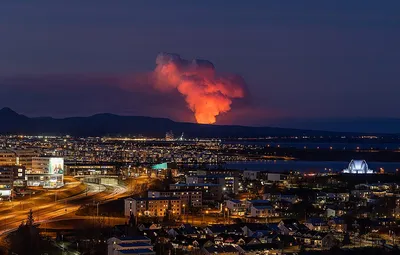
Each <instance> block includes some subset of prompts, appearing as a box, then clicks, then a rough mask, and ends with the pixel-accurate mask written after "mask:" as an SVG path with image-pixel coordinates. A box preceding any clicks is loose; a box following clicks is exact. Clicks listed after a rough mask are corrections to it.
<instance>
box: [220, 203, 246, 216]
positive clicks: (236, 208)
mask: <svg viewBox="0 0 400 255" xmlns="http://www.w3.org/2000/svg"><path fill="white" fill-rule="evenodd" d="M225 204H226V208H228V209H229V212H230V214H231V215H240V216H243V215H245V214H246V209H247V206H246V201H241V200H238V199H231V200H226V201H225Z"/></svg>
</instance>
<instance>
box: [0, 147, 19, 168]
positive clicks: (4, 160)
mask: <svg viewBox="0 0 400 255" xmlns="http://www.w3.org/2000/svg"><path fill="white" fill-rule="evenodd" d="M16 164H17V154H15V152H13V151H10V150H0V166H10V165H16Z"/></svg>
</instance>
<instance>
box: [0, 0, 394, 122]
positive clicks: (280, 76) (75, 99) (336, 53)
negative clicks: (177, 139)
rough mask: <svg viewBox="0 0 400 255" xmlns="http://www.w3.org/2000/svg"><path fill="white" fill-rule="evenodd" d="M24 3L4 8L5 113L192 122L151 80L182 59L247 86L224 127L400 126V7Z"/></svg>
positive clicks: (0, 79)
mask: <svg viewBox="0 0 400 255" xmlns="http://www.w3.org/2000/svg"><path fill="white" fill-rule="evenodd" d="M18 2H24V3H17V1H8V2H7V3H6V2H4V3H2V4H1V7H0V34H1V38H0V107H3V106H8V107H11V108H12V109H14V110H16V111H17V112H20V113H23V114H26V115H28V116H53V117H65V116H86V115H91V114H95V113H99V112H111V113H117V114H124V115H147V116H156V117H169V118H172V119H174V120H179V121H192V122H193V121H194V117H193V114H192V112H191V111H190V110H189V109H188V108H187V107H186V104H185V100H184V99H183V98H182V96H181V95H179V93H178V92H176V91H175V92H169V93H164V92H160V91H158V90H156V89H154V88H153V87H152V86H151V85H150V84H149V83H150V82H149V81H148V78H147V75H148V74H149V73H151V72H152V71H153V70H154V68H155V59H156V56H157V54H158V53H159V52H171V53H177V54H180V55H181V56H182V57H183V58H186V59H193V58H201V59H207V60H210V61H211V62H212V63H213V64H214V65H215V67H216V70H217V72H221V73H234V74H239V75H241V76H242V77H243V78H244V80H245V81H246V84H247V90H248V91H247V95H246V97H245V98H243V99H235V100H234V101H233V104H232V110H231V111H230V112H228V113H226V114H223V115H221V116H219V117H217V123H219V124H248V125H269V124H273V123H277V122H276V121H277V119H286V120H287V119H336V118H376V117H379V118H400V100H398V97H399V95H400V75H399V71H400V61H399V60H400V15H399V14H400V1H372V0H371V1H370V0H363V1H348V0H347V1H266V0H259V1H256V0H254V1H243V0H229V1H228V0H226V1H218V0H209V1H183V0H182V1H168V0H160V1H151V0H145V1H139V0H138V1H132V0H127V1H122V0H120V1H102V0H96V1H34V2H30V3H28V1H18ZM284 2H285V3H284ZM287 123H289V124H287V125H289V126H290V121H289V122H287Z"/></svg>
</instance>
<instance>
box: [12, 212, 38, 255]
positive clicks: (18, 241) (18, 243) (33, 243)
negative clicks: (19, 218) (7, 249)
mask: <svg viewBox="0 0 400 255" xmlns="http://www.w3.org/2000/svg"><path fill="white" fill-rule="evenodd" d="M34 222H35V220H34V218H33V212H32V210H30V211H29V212H28V216H27V219H26V222H25V223H22V224H21V225H20V226H19V227H18V229H17V231H15V233H13V234H12V235H11V236H10V243H11V251H12V252H14V253H17V254H36V253H37V252H39V246H40V243H41V241H42V240H41V236H40V234H39V230H38V228H37V227H36V226H35V225H34Z"/></svg>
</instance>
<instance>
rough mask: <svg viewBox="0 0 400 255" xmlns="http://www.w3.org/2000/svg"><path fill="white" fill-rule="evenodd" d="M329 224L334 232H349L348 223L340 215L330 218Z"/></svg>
mask: <svg viewBox="0 0 400 255" xmlns="http://www.w3.org/2000/svg"><path fill="white" fill-rule="evenodd" d="M328 226H329V228H330V230H332V231H334V232H339V233H345V232H347V224H346V222H345V221H344V219H343V218H340V217H334V218H331V219H330V220H328Z"/></svg>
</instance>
